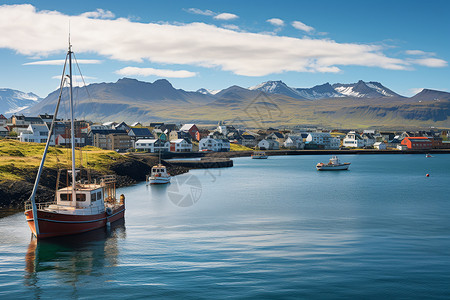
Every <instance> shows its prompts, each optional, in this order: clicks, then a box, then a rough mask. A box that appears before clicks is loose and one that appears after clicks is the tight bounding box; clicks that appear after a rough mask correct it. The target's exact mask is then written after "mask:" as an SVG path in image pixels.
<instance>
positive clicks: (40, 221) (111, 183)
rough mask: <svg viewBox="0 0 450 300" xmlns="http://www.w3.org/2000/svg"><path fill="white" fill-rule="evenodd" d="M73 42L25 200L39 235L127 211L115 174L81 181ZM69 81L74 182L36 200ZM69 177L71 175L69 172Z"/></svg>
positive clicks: (71, 230)
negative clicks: (77, 162)
mask: <svg viewBox="0 0 450 300" xmlns="http://www.w3.org/2000/svg"><path fill="white" fill-rule="evenodd" d="M72 55H73V52H72V46H71V45H70V41H69V50H68V52H67V56H66V63H65V65H64V70H66V66H67V63H68V65H69V68H68V71H69V74H63V76H62V79H61V85H60V96H59V98H58V102H57V105H56V109H55V113H54V115H53V120H52V123H51V125H50V129H49V133H48V137H47V143H46V144H45V148H44V153H43V155H42V159H41V163H40V165H39V169H38V172H37V175H36V180H35V183H34V187H33V191H32V193H31V196H30V199H29V200H28V202H27V203H25V212H24V213H25V217H26V221H27V223H28V225H29V227H30V229H31V232H32V233H33V235H34V236H36V237H37V238H38V239H41V238H50V237H57V236H66V235H71V234H77V233H82V232H87V231H91V230H94V229H97V228H101V227H104V226H107V225H109V224H110V223H111V222H114V221H117V220H119V219H122V218H123V217H124V215H125V196H124V195H121V197H120V199H116V188H115V176H114V175H110V176H105V177H103V178H102V179H101V181H100V183H99V184H97V182H96V181H94V182H93V183H91V182H89V181H88V182H81V180H78V181H77V174H78V171H79V170H77V169H75V143H74V141H75V135H74V132H75V126H74V111H73V108H74V105H73V94H72V80H71V79H72ZM66 81H68V82H69V95H70V113H71V122H70V123H71V137H70V140H71V151H72V156H71V157H72V169H71V170H70V171H68V175H69V173H71V179H72V184H71V185H70V186H67V187H65V188H62V189H58V190H57V191H56V197H55V198H56V201H55V200H53V199H52V200H53V201H49V202H45V203H36V201H35V197H36V191H37V187H38V186H39V180H40V177H41V174H42V170H43V167H44V163H45V159H46V156H47V152H48V148H49V145H50V141H51V140H52V139H51V137H52V134H53V129H54V126H55V122H56V116H57V114H58V109H59V105H60V101H61V95H62V91H63V89H64V86H65V84H66ZM68 177H69V176H68Z"/></svg>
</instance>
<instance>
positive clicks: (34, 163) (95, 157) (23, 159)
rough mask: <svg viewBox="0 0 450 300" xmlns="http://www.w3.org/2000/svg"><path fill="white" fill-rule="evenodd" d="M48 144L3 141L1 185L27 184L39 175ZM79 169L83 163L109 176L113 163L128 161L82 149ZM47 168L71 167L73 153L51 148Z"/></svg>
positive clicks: (112, 153) (0, 148)
mask: <svg viewBox="0 0 450 300" xmlns="http://www.w3.org/2000/svg"><path fill="white" fill-rule="evenodd" d="M44 147H45V145H44V144H38V143H23V142H19V141H15V140H8V139H1V140H0V181H3V180H23V179H24V178H25V175H27V174H29V173H30V172H35V171H36V169H37V168H38V167H39V164H40V162H41V158H42V154H43V153H44ZM75 158H76V165H77V167H78V166H80V164H81V160H82V165H83V166H84V167H88V168H90V169H93V170H96V171H99V172H102V173H105V172H107V171H108V170H109V166H110V165H111V164H112V163H115V162H120V161H124V160H126V159H127V158H126V157H125V156H123V155H120V154H118V153H116V152H115V151H110V150H102V149H99V148H95V147H92V146H87V147H84V148H82V151H81V152H80V151H76V153H75ZM44 166H45V167H47V168H62V169H67V168H70V167H71V149H68V148H61V147H50V148H49V151H48V154H47V158H46V161H45V165H44Z"/></svg>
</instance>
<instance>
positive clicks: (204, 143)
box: [198, 135, 230, 152]
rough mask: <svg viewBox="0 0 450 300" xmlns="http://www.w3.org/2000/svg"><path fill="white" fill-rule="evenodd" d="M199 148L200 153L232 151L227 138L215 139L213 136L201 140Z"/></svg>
mask: <svg viewBox="0 0 450 300" xmlns="http://www.w3.org/2000/svg"><path fill="white" fill-rule="evenodd" d="M198 148H199V151H215V152H227V151H230V141H229V140H228V139H226V138H213V137H212V135H208V136H207V137H205V138H202V139H201V140H200V142H199V143H198Z"/></svg>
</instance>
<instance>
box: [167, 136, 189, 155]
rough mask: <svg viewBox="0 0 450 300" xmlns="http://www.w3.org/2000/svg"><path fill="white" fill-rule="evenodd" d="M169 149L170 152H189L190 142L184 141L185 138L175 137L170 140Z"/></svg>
mask: <svg viewBox="0 0 450 300" xmlns="http://www.w3.org/2000/svg"><path fill="white" fill-rule="evenodd" d="M170 151H171V152H191V151H192V143H191V142H188V141H186V140H185V139H177V140H173V141H170Z"/></svg>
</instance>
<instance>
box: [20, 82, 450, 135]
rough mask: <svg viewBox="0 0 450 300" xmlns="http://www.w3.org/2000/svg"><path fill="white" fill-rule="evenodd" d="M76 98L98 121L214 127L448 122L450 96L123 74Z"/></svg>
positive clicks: (361, 86)
mask: <svg viewBox="0 0 450 300" xmlns="http://www.w3.org/2000/svg"><path fill="white" fill-rule="evenodd" d="M86 91H89V93H87V92H86ZM293 93H294V94H295V95H294V94H293ZM57 95H58V94H57V92H53V93H51V94H50V95H49V96H47V97H46V98H45V99H44V100H42V101H41V102H40V103H37V104H36V105H34V106H33V107H31V108H29V109H26V110H24V111H23V113H25V114H27V115H37V114H40V113H46V112H47V113H53V110H54V106H55V103H56V100H57ZM74 95H75V99H77V100H76V118H78V119H88V120H94V121H100V122H106V121H126V122H130V123H131V122H135V121H140V122H144V123H148V122H155V121H165V122H176V123H185V122H189V123H190V122H195V123H200V124H212V123H216V122H217V121H219V120H228V121H233V122H234V123H241V124H242V125H244V126H246V127H267V126H273V125H275V126H276V125H299V124H300V125H301V124H313V125H323V126H331V127H346V128H366V127H385V126H387V127H399V126H400V127H429V126H436V127H450V118H449V115H450V114H449V110H448V107H449V103H450V93H446V92H441V91H433V90H423V91H422V92H420V93H418V94H417V95H415V96H414V97H411V98H407V97H403V96H401V95H399V94H397V93H395V92H393V91H392V90H390V89H388V88H386V87H384V86H383V85H382V84H380V83H378V82H363V81H359V82H357V83H353V84H340V83H339V84H333V85H331V84H329V83H326V84H323V85H318V86H315V87H312V88H291V87H288V86H287V85H285V84H284V83H283V82H281V81H273V82H266V83H263V84H261V85H259V86H256V87H252V88H249V89H247V88H243V87H239V86H231V87H229V88H226V89H224V90H222V91H219V92H215V93H206V92H205V91H204V90H201V91H200V92H187V91H184V90H181V89H175V88H174V87H173V86H172V85H171V84H170V82H168V81H167V80H157V81H155V82H154V83H148V82H142V81H138V80H135V79H128V78H124V79H120V80H119V81H117V82H116V83H98V84H91V85H89V86H88V87H87V89H86V88H75V89H74ZM60 111H61V113H60V114H59V116H60V117H62V118H68V116H67V110H64V109H62V110H60ZM64 113H66V115H64ZM236 125H239V124H236Z"/></svg>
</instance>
